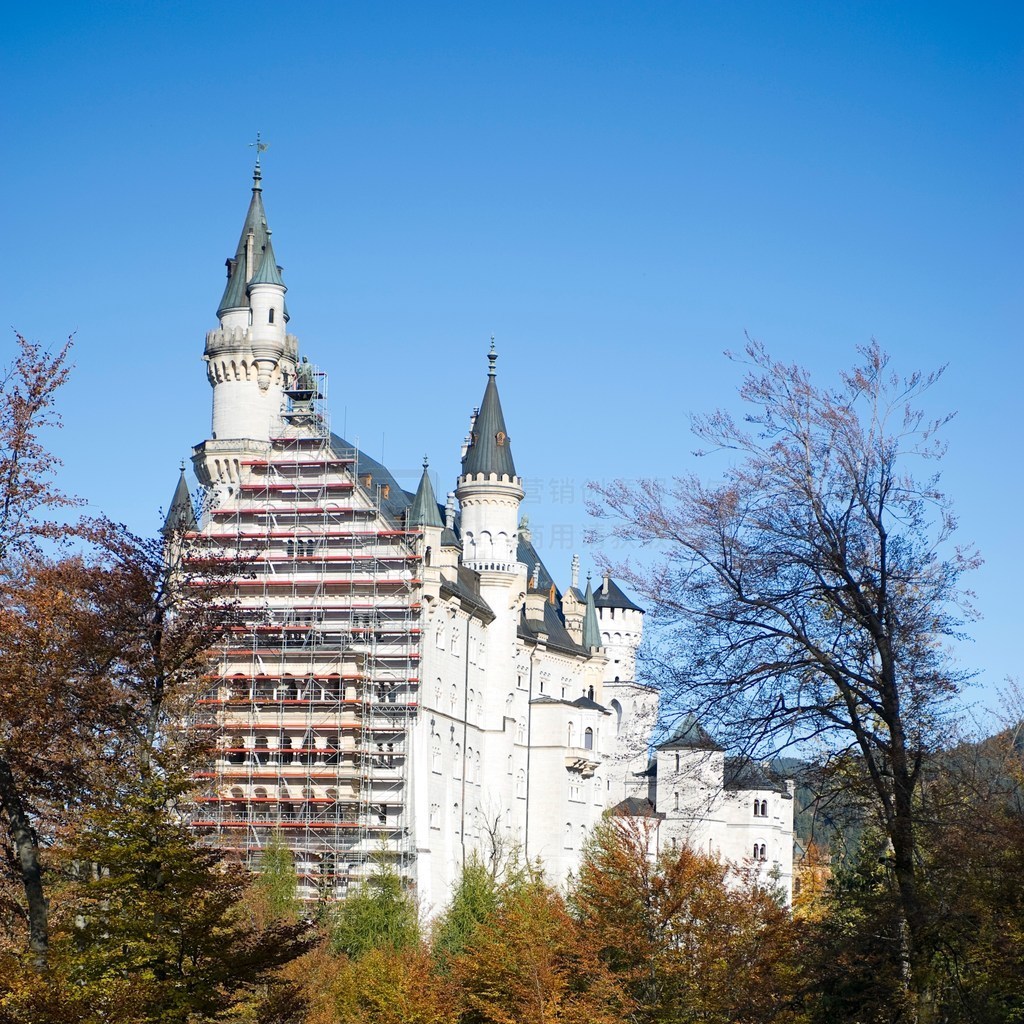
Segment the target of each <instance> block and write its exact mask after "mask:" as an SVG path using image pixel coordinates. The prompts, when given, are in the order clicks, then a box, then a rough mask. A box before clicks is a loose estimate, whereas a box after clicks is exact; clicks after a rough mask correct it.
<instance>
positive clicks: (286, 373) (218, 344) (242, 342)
mask: <svg viewBox="0 0 1024 1024" xmlns="http://www.w3.org/2000/svg"><path fill="white" fill-rule="evenodd" d="M298 350H299V339H298V338H297V337H296V336H295V335H294V334H285V335H284V336H283V337H282V338H281V339H280V341H279V342H276V343H269V344H268V342H267V341H265V340H263V341H255V340H254V338H253V332H252V329H251V328H247V327H218V328H215V329H214V330H212V331H209V332H208V333H207V335H206V349H205V351H204V353H203V358H204V359H205V360H206V364H207V365H206V375H207V378H208V380H209V381H210V384H211V385H214V386H216V385H217V384H221V383H224V382H227V381H231V382H239V381H246V382H254V383H257V384H258V385H259V387H260V390H261V391H266V390H267V388H268V387H269V386H270V384H271V382H272V381H274V382H275V383H279V384H281V385H282V386H287V385H288V383H289V381H290V380H291V379H292V377H293V375H294V373H295V367H296V364H297V362H298Z"/></svg>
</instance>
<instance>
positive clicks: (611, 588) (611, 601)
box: [594, 576, 643, 612]
mask: <svg viewBox="0 0 1024 1024" xmlns="http://www.w3.org/2000/svg"><path fill="white" fill-rule="evenodd" d="M594 604H595V605H596V606H597V607H598V608H628V609H630V610H631V611H635V612H642V611H643V608H641V607H640V605H638V604H634V603H633V602H632V601H630V599H629V598H628V597H626V595H625V594H624V593H623V592H622V590H621V589H620V588H619V586H618V584H617V583H616V582H615V580H613V579H612V578H611V576H605V578H604V579H603V580H602V581H601V586H599V587H598V588H597V590H596V591H595V592H594Z"/></svg>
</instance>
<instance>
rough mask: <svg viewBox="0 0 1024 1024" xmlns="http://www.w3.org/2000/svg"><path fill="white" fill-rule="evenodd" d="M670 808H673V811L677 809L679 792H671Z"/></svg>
mask: <svg viewBox="0 0 1024 1024" xmlns="http://www.w3.org/2000/svg"><path fill="white" fill-rule="evenodd" d="M672 810H674V811H678V810H679V793H678V792H676V793H673V794H672Z"/></svg>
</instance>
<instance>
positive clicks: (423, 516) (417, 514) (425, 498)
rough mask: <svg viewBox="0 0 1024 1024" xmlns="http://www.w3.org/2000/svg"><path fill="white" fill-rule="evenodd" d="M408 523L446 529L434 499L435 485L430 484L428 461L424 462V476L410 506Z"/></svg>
mask: <svg viewBox="0 0 1024 1024" xmlns="http://www.w3.org/2000/svg"><path fill="white" fill-rule="evenodd" d="M407 523H408V525H409V526H434V527H437V528H439V529H442V528H443V527H444V520H443V519H442V518H441V511H440V508H439V507H438V504H437V499H436V498H435V497H434V485H433V484H432V483H431V482H430V474H429V473H428V472H427V460H426V459H424V460H423V476H421V477H420V485H419V487H418V488H417V489H416V497H415V498H413V499H412V504H411V505H410V506H409V515H408V518H407Z"/></svg>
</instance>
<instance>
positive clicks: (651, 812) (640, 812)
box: [608, 796, 665, 818]
mask: <svg viewBox="0 0 1024 1024" xmlns="http://www.w3.org/2000/svg"><path fill="white" fill-rule="evenodd" d="M608 813H609V814H611V815H613V816H615V817H617V818H664V817H665V814H664V812H663V811H656V810H655V809H654V804H652V803H651V801H650V800H648V799H647V797H645V796H627V797H626V799H625V800H620V801H619V802H618V803H617V804H616V805H615V806H614V807H613V808H612V809H611V810H610V811H609V812H608Z"/></svg>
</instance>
